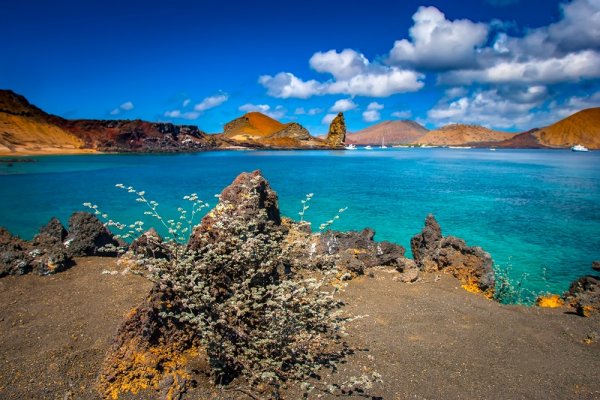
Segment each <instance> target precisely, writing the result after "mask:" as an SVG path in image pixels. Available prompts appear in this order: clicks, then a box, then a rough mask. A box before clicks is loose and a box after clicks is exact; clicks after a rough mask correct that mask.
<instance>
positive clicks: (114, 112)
mask: <svg viewBox="0 0 600 400" xmlns="http://www.w3.org/2000/svg"><path fill="white" fill-rule="evenodd" d="M134 108H135V106H134V105H133V103H132V102H131V101H126V102H125V103H123V104H121V105H120V106H119V107H117V108H114V109H113V110H112V111H111V112H110V115H119V114H121V113H122V112H126V111H131V110H133V109H134Z"/></svg>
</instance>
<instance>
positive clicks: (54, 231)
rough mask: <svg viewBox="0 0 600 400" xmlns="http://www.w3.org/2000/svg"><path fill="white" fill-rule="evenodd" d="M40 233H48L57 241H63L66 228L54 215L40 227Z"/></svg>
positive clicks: (65, 236)
mask: <svg viewBox="0 0 600 400" xmlns="http://www.w3.org/2000/svg"><path fill="white" fill-rule="evenodd" d="M40 234H44V235H48V236H50V237H52V238H54V239H56V241H58V242H63V241H64V240H65V239H66V238H67V230H66V229H65V227H64V226H63V224H62V223H61V222H60V221H59V220H58V218H56V217H52V218H51V219H50V221H48V223H47V224H46V225H44V226H42V227H41V228H40Z"/></svg>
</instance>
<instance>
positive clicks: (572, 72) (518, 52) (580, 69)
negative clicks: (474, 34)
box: [439, 0, 600, 85]
mask: <svg viewBox="0 0 600 400" xmlns="http://www.w3.org/2000/svg"><path fill="white" fill-rule="evenodd" d="M598 77H600V0H573V1H572V2H569V3H565V4H562V5H561V18H560V20H559V21H557V22H556V23H553V24H550V25H548V26H543V27H540V28H536V29H531V30H528V31H526V33H525V35H523V36H519V37H511V36H509V35H507V34H506V33H504V32H500V33H498V34H497V35H496V37H495V38H494V40H493V44H492V45H491V46H490V47H486V48H482V49H480V51H479V56H478V58H477V65H473V66H471V67H468V68H459V69H456V70H454V71H448V72H446V73H443V74H441V75H440V77H439V82H440V83H444V84H464V85H470V84H473V83H491V84H498V83H513V84H523V83H528V84H542V85H547V84H555V83H561V82H577V81H581V80H586V79H596V78H598Z"/></svg>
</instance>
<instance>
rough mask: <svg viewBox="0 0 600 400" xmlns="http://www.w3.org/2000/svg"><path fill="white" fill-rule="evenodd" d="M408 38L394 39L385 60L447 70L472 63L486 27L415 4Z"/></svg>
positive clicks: (486, 31) (394, 63) (483, 39)
mask: <svg viewBox="0 0 600 400" xmlns="http://www.w3.org/2000/svg"><path fill="white" fill-rule="evenodd" d="M413 21H414V24H413V26H412V27H411V28H410V31H409V33H410V37H411V39H412V40H411V41H409V40H407V39H401V40H397V41H396V42H395V43H394V47H393V48H392V50H391V51H390V56H389V60H388V62H389V63H390V64H392V65H404V66H406V65H408V66H415V67H417V68H424V69H438V70H444V69H451V68H458V67H465V66H469V65H473V64H474V62H475V56H476V49H477V48H478V47H480V46H483V45H484V44H485V42H486V39H487V35H488V30H489V28H488V26H487V25H486V24H483V23H475V22H472V21H470V20H468V19H460V20H455V21H450V20H447V19H446V16H445V15H444V14H443V13H442V12H441V11H440V10H438V9H437V8H435V7H419V9H418V10H417V12H416V13H415V14H414V15H413Z"/></svg>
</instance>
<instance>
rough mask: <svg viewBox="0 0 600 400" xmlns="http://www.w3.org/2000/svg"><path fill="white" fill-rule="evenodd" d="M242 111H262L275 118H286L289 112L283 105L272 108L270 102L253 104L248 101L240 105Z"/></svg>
mask: <svg viewBox="0 0 600 400" xmlns="http://www.w3.org/2000/svg"><path fill="white" fill-rule="evenodd" d="M239 110H240V111H243V112H247V113H249V112H260V113H263V114H265V115H267V116H269V117H271V118H273V119H281V118H284V117H285V116H286V114H287V110H286V109H285V107H283V106H282V105H278V106H275V108H271V106H270V105H268V104H252V103H247V104H244V105H242V106H240V107H239Z"/></svg>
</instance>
